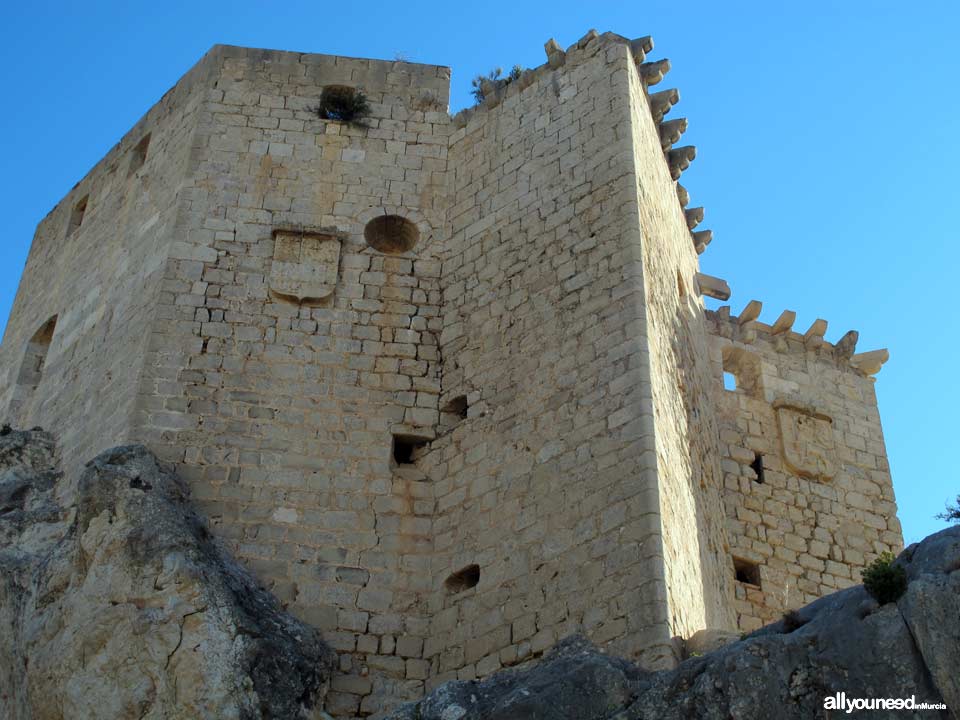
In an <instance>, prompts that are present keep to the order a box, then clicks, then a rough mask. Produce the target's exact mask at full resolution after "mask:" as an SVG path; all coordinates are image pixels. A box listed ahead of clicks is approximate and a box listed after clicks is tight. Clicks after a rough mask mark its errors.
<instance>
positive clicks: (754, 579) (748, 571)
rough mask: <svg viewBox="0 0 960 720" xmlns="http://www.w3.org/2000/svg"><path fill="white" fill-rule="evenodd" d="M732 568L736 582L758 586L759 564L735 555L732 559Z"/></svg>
mask: <svg viewBox="0 0 960 720" xmlns="http://www.w3.org/2000/svg"><path fill="white" fill-rule="evenodd" d="M733 570H734V572H735V573H736V577H737V582H742V583H746V584H747V585H756V586H757V587H760V566H759V565H757V564H756V563H752V562H750V561H749V560H744V559H742V558H737V557H735V558H734V559H733Z"/></svg>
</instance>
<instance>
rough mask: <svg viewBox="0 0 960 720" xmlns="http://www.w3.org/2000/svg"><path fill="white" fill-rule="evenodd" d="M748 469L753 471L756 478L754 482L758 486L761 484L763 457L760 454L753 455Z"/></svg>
mask: <svg viewBox="0 0 960 720" xmlns="http://www.w3.org/2000/svg"><path fill="white" fill-rule="evenodd" d="M750 469H751V470H753V471H754V472H755V473H756V474H757V477H756V478H754V480H753V481H754V482H755V483H758V484H760V485H762V484H763V455H761V454H760V453H754V455H753V462H752V463H750Z"/></svg>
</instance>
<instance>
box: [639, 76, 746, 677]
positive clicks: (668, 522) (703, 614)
mask: <svg viewBox="0 0 960 720" xmlns="http://www.w3.org/2000/svg"><path fill="white" fill-rule="evenodd" d="M627 79H628V82H629V97H630V103H631V109H632V113H631V114H632V123H631V128H632V143H633V151H634V155H633V162H634V167H635V178H636V197H637V200H636V203H635V206H636V211H637V215H638V217H637V220H636V221H635V222H636V225H637V227H638V228H639V232H640V237H639V241H638V243H636V244H637V245H638V246H639V250H640V252H639V259H640V261H641V263H642V272H643V287H644V318H645V323H644V328H645V331H646V335H647V349H648V350H647V353H646V355H645V356H641V358H640V360H641V361H643V362H644V363H645V366H646V367H645V368H644V372H645V374H646V375H647V377H648V378H649V385H648V387H647V388H645V389H643V391H642V394H643V397H644V399H645V400H649V403H650V408H651V410H652V412H651V411H649V410H648V411H647V412H648V414H647V415H646V417H645V418H644V421H645V425H644V427H645V428H646V429H648V430H649V429H652V430H653V436H654V440H655V442H654V452H655V459H656V474H657V498H656V499H657V502H658V503H659V517H660V525H661V537H662V545H663V550H662V552H663V560H662V562H663V567H664V583H665V587H666V592H667V602H668V612H669V622H670V629H671V635H672V636H673V637H674V638H676V639H677V640H678V641H679V640H683V639H686V638H689V637H690V636H691V635H693V634H694V633H695V632H697V631H698V630H702V629H704V628H711V629H732V628H733V627H734V623H735V619H734V615H733V612H732V607H733V582H732V578H731V575H730V572H729V569H728V560H727V538H726V528H725V527H724V522H723V519H722V517H721V516H720V515H719V513H717V512H716V508H719V507H720V504H721V490H722V486H723V480H722V475H721V472H720V454H719V448H718V430H717V420H716V416H715V412H714V409H715V405H714V402H713V397H712V392H711V390H712V378H713V368H712V366H711V362H710V349H709V344H708V338H707V332H706V324H705V316H704V307H703V302H702V300H701V298H700V295H699V292H698V291H697V288H696V281H695V279H694V276H695V275H696V273H697V272H698V270H699V261H698V256H697V253H696V250H695V248H694V243H693V240H692V238H691V235H690V230H689V228H688V226H687V221H686V218H685V216H684V212H683V207H682V206H681V204H680V201H679V199H678V195H677V187H676V183H675V182H674V181H673V180H672V179H671V177H670V171H669V168H668V166H667V163H666V162H664V159H663V154H662V152H661V143H660V135H659V132H658V127H657V126H656V125H655V124H654V122H653V118H652V116H651V112H650V107H649V104H648V101H647V94H646V92H645V91H644V86H643V83H642V81H641V78H640V76H639V74H638V72H637V70H636V67H635V66H634V65H633V64H630V65H629V72H628V75H627ZM674 112H675V111H674ZM672 114H673V113H671V115H672ZM639 390H640V388H638V391H639ZM674 649H675V652H676V653H677V655H676V658H677V659H680V658H681V657H682V655H681V653H682V643H680V642H676V643H675V645H674Z"/></svg>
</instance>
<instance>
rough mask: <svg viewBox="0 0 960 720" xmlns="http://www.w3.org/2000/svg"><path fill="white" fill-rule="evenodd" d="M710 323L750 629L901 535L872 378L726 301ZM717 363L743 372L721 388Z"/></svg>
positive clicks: (727, 499)
mask: <svg viewBox="0 0 960 720" xmlns="http://www.w3.org/2000/svg"><path fill="white" fill-rule="evenodd" d="M710 323H711V333H712V338H711V346H712V355H713V365H714V388H715V396H716V405H717V408H718V410H719V413H720V415H721V423H720V439H721V452H722V455H723V458H724V459H723V471H724V505H725V508H726V513H727V528H728V533H729V537H730V545H731V554H732V556H733V557H735V558H738V559H739V560H741V561H746V562H748V563H751V564H755V565H756V567H757V570H758V571H759V580H760V582H759V586H758V585H757V584H756V583H755V582H737V583H736V604H735V609H736V613H737V623H738V626H739V628H740V629H741V630H746V631H749V630H754V629H756V628H758V627H760V626H762V625H764V624H766V623H768V622H771V621H773V620H777V619H779V617H780V615H781V614H782V613H783V612H785V611H787V610H790V609H794V608H798V607H801V606H803V605H805V604H806V603H809V602H811V601H812V600H815V599H816V598H818V597H822V596H823V595H826V594H829V593H831V592H833V591H835V590H837V589H840V588H845V587H848V586H850V585H855V584H858V583H860V582H861V577H860V572H861V570H862V569H863V568H864V567H865V566H866V565H867V564H868V563H869V562H870V561H871V560H873V559H874V558H875V557H876V556H877V555H878V554H880V553H881V552H883V551H885V550H890V551H893V552H898V551H899V550H900V549H902V547H903V538H902V533H901V529H900V523H899V521H898V520H897V517H896V502H895V499H894V494H893V485H892V481H891V478H890V467H889V464H888V463H887V457H886V450H885V448H884V444H883V431H882V428H881V426H880V415H879V412H878V410H877V400H876V395H875V393H874V379H873V378H872V377H869V376H866V375H864V374H863V373H861V372H860V371H859V370H857V369H855V368H853V367H852V366H851V365H850V363H849V359H848V356H845V355H844V354H843V352H842V350H841V349H839V348H837V347H835V346H833V345H831V344H829V343H821V342H820V341H819V340H818V339H814V340H813V342H810V341H805V339H804V336H803V335H800V334H798V333H795V332H786V333H780V334H773V333H772V332H771V328H770V327H769V326H767V325H764V324H763V323H751V324H749V325H746V326H741V324H740V323H739V322H738V320H737V318H730V317H729V308H727V309H725V310H724V311H723V312H720V313H711V314H710ZM724 366H726V367H727V368H728V369H729V370H735V371H736V373H737V374H738V375H739V378H738V381H739V382H738V388H737V389H736V390H733V391H731V390H725V389H724V388H723V385H722V380H721V374H722V371H723V368H724ZM798 423H799V424H798ZM757 454H760V455H761V456H762V471H763V478H762V482H758V480H759V478H758V476H757V473H756V471H755V470H754V469H753V468H752V467H751V465H752V464H754V463H755V461H756V455H757ZM730 572H733V570H732V569H731V570H730Z"/></svg>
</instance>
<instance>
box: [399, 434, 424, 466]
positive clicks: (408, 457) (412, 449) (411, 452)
mask: <svg viewBox="0 0 960 720" xmlns="http://www.w3.org/2000/svg"><path fill="white" fill-rule="evenodd" d="M426 444H427V441H426V440H424V439H423V438H418V437H411V436H409V435H394V436H393V459H394V461H395V462H396V463H397V465H412V464H413V463H414V462H416V460H417V458H418V457H419V456H420V453H421V451H422V449H423V448H424V447H426Z"/></svg>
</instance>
